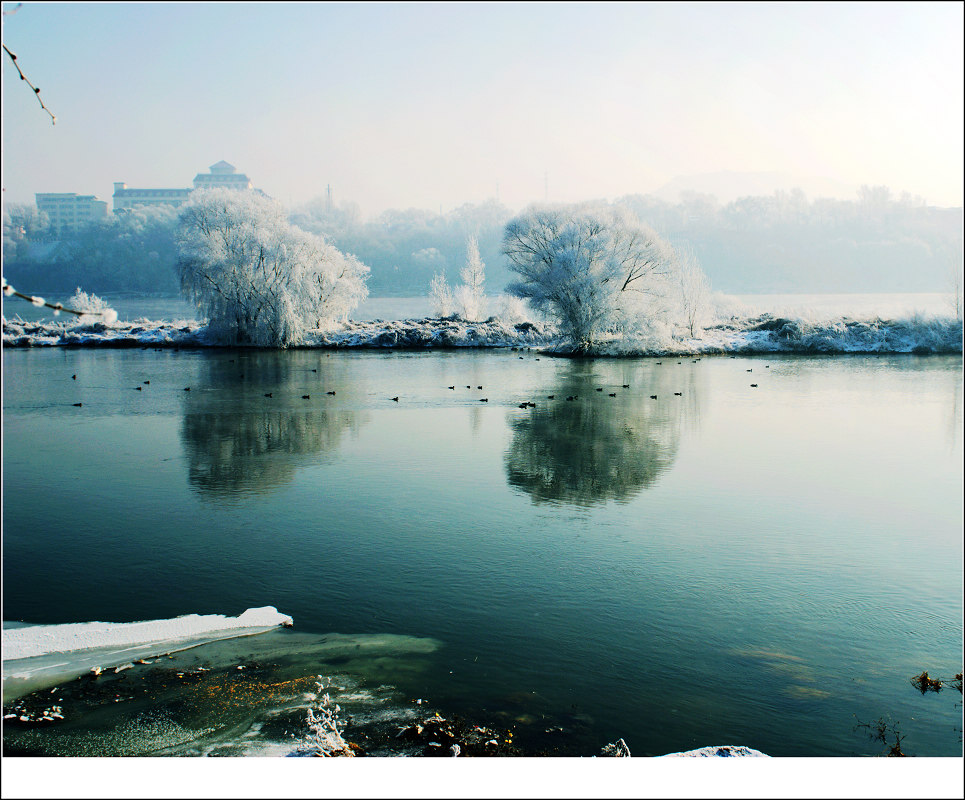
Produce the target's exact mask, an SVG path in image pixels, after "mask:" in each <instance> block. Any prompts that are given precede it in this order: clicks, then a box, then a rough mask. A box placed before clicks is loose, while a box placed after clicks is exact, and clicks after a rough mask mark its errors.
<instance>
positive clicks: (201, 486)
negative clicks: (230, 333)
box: [181, 350, 367, 500]
mask: <svg viewBox="0 0 965 800" xmlns="http://www.w3.org/2000/svg"><path fill="white" fill-rule="evenodd" d="M331 387H337V395H335V396H333V395H329V394H327V392H328V391H330V390H331V391H335V389H332V388H331ZM363 391H364V390H363V389H362V388H361V387H360V386H359V383H358V379H357V376H355V377H354V378H353V380H352V381H351V384H350V382H349V381H348V380H347V370H346V365H345V364H344V363H342V362H340V360H339V359H332V358H326V357H325V355H324V354H321V355H320V354H319V353H318V352H317V351H295V350H280V351H242V352H238V351H231V352H228V351H225V352H219V353H215V354H212V356H211V358H210V359H209V360H208V361H207V362H206V363H205V365H204V367H203V368H202V370H201V377H200V382H199V384H198V385H196V386H192V387H190V391H189V392H185V404H184V418H183V422H182V425H181V438H182V442H183V444H184V449H185V453H186V454H187V457H188V464H189V466H188V481H189V483H190V484H191V485H192V486H193V487H194V488H195V489H196V490H197V491H198V492H200V493H201V494H202V495H205V496H207V497H209V498H212V499H215V498H217V499H221V500H224V499H230V498H232V497H236V496H244V495H249V494H252V493H266V492H270V491H273V490H275V489H277V488H279V487H281V486H284V485H286V484H288V483H290V482H291V481H292V479H293V476H294V474H295V472H296V470H297V469H298V468H299V467H300V466H303V465H305V464H307V463H310V462H312V461H316V460H318V458H319V457H320V456H321V457H324V456H330V455H332V454H334V453H335V451H337V450H338V447H339V446H340V444H341V442H342V440H343V437H344V436H345V434H346V432H348V431H351V432H353V433H357V432H358V430H359V429H360V427H361V426H362V425H364V424H365V422H366V421H367V419H366V416H365V415H364V414H361V413H360V412H358V411H355V410H353V409H352V399H353V397H354V396H356V395H358V394H360V393H361V392H363ZM267 395H270V397H269V396H267ZM304 395H308V399H304Z"/></svg>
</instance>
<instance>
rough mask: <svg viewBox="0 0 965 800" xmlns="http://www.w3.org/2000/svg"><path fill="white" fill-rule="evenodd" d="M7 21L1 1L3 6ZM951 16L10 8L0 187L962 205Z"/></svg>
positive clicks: (938, 6)
mask: <svg viewBox="0 0 965 800" xmlns="http://www.w3.org/2000/svg"><path fill="white" fill-rule="evenodd" d="M13 6H14V4H11V3H4V4H3V7H4V9H5V10H9V9H11V8H12V7H13ZM962 10H963V5H962V4H961V3H924V2H922V3H881V4H878V3H857V4H847V3H830V4H820V3H804V4H796V3H780V4H767V3H748V4H729V3H721V4H714V3H698V4H688V3H670V4H659V3H658V4H650V3H616V4H607V3H600V2H597V3H592V4H585V3H562V4H555V3H535V4H525V3H521V4H516V3H479V4H474V3H470V4H407V3H397V4H381V3H359V4H338V3H333V4H311V3H296V4H285V3H263V4H262V3H259V4H243V3H216V4H194V3H163V4H151V3H145V4H126V3H111V4H96V3H69V4H60V3H30V2H25V3H24V4H23V6H22V8H20V9H19V10H18V11H17V13H16V14H13V15H8V16H6V17H4V20H3V23H4V24H3V41H4V43H5V44H6V45H7V46H8V47H10V48H11V49H12V50H13V51H14V52H15V53H17V55H18V57H19V63H20V65H21V67H22V68H23V70H24V71H25V72H26V73H27V75H28V76H29V77H30V79H31V80H32V81H33V82H34V83H35V84H36V85H38V86H39V87H40V89H41V97H42V98H43V99H44V102H45V103H46V105H47V106H48V107H49V108H50V109H51V110H52V111H53V112H54V113H55V114H56V115H57V124H56V126H51V124H50V119H49V117H47V116H46V115H45V114H44V113H43V112H42V110H41V109H40V107H39V105H38V104H37V103H36V100H35V98H34V97H33V96H32V93H31V92H30V90H29V88H28V87H26V86H25V85H24V84H23V83H21V82H20V81H19V80H18V79H17V74H16V71H15V70H14V69H13V66H12V65H11V64H10V63H9V60H8V59H6V60H5V63H4V65H3V186H4V198H5V200H6V201H8V202H31V201H32V200H33V193H34V192H40V191H74V192H80V193H93V194H97V195H99V196H100V197H101V198H102V199H109V197H110V194H111V193H112V183H113V181H120V180H123V181H126V182H127V183H128V184H129V185H131V186H137V187H144V188H148V187H179V186H189V185H190V183H191V180H192V178H193V177H194V175H195V173H197V172H199V171H204V170H206V169H207V167H208V166H209V165H211V164H213V163H215V162H217V161H219V160H221V159H225V160H227V161H229V162H230V163H232V164H234V165H235V166H237V167H238V168H239V170H241V171H243V172H246V173H247V174H248V175H249V177H251V179H252V180H253V181H254V183H255V185H256V186H258V187H260V188H262V189H264V190H265V191H267V192H268V193H269V194H271V195H273V196H275V197H277V198H278V199H279V200H281V201H282V202H284V203H286V204H298V203H301V202H304V201H306V200H309V199H311V198H312V197H316V196H320V195H322V194H323V192H324V187H325V185H326V184H329V183H330V184H331V185H332V186H333V187H334V191H335V198H336V201H354V202H357V203H359V205H360V206H361V207H362V210H363V212H365V213H366V214H371V213H376V212H378V211H381V210H382V209H384V208H387V207H409V206H417V207H422V208H429V209H432V210H439V209H440V208H442V209H443V210H448V209H450V208H452V207H454V206H456V205H459V204H461V203H463V202H474V203H478V202H483V201H484V200H486V199H487V198H490V197H493V196H495V194H496V191H497V185H498V191H499V198H500V200H501V201H502V202H504V203H506V204H507V205H509V206H510V207H512V208H519V207H522V206H523V205H525V204H526V203H529V202H532V201H537V200H542V199H543V197H544V193H545V191H546V185H547V184H546V183H544V179H545V178H547V177H548V190H549V198H550V199H551V200H561V201H572V200H584V199H591V198H600V197H607V198H610V199H612V198H615V197H617V196H619V195H622V194H629V193H635V192H640V193H646V192H649V191H654V190H655V189H657V188H658V187H659V186H661V185H662V184H664V183H666V182H667V181H669V180H671V179H672V178H674V177H675V176H678V175H688V174H695V173H707V172H717V171H725V170H726V171H749V172H761V171H764V172H783V173H788V174H790V175H793V176H799V177H801V179H802V182H804V180H805V179H812V178H826V179H829V180H833V181H836V182H838V183H839V184H841V186H842V187H844V190H845V191H851V190H853V188H854V187H857V186H859V185H861V184H885V185H887V186H889V187H891V188H892V190H893V191H894V192H896V193H898V192H901V191H908V192H910V193H912V194H917V195H921V196H922V197H924V198H925V199H926V200H927V201H928V202H929V203H931V204H934V205H944V206H950V205H956V206H960V205H962V174H963V161H962V152H963V138H962V120H963V104H962V99H963V83H962V74H963V68H962V63H963V50H962V25H963V14H962Z"/></svg>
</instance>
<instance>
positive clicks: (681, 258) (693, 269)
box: [676, 246, 713, 339]
mask: <svg viewBox="0 0 965 800" xmlns="http://www.w3.org/2000/svg"><path fill="white" fill-rule="evenodd" d="M676 253H677V262H678V270H677V280H678V282H679V284H678V285H679V288H680V305H681V312H682V315H683V322H684V325H685V326H686V328H687V330H688V331H689V332H690V338H691V339H692V338H694V336H696V335H697V329H698V328H702V327H704V326H705V325H706V324H708V323H709V322H710V319H711V316H712V313H713V304H712V302H711V292H710V282H709V281H708V280H707V275H706V274H705V273H704V271H703V270H702V269H701V268H700V262H699V260H698V259H697V254H696V253H694V251H693V249H692V248H691V247H689V246H682V247H678V248H676Z"/></svg>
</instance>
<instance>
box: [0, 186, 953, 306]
mask: <svg viewBox="0 0 965 800" xmlns="http://www.w3.org/2000/svg"><path fill="white" fill-rule="evenodd" d="M598 205H610V206H619V207H622V208H624V209H626V210H627V211H629V212H631V213H632V214H633V215H634V216H635V217H636V218H637V219H638V220H639V221H641V222H643V223H646V224H647V225H649V226H650V227H651V228H652V229H653V230H655V231H656V232H657V233H659V234H660V236H661V237H663V238H664V239H666V240H667V241H668V242H669V243H670V244H672V245H673V246H674V248H676V249H677V250H678V251H681V250H687V251H689V252H690V253H692V254H693V256H694V257H695V258H696V259H697V260H698V261H699V263H700V265H701V267H702V268H703V270H704V272H705V273H706V274H707V277H708V279H709V281H710V283H711V284H712V285H713V287H714V289H716V290H718V291H722V292H729V293H753V292H787V293H791V292H868V291H881V292H908V291H933V292H945V291H950V288H949V287H950V282H951V281H952V280H953V276H954V275H957V273H958V271H959V269H960V265H961V260H962V209H961V208H952V209H946V208H934V207H928V206H926V205H925V204H924V202H923V201H921V200H920V199H919V198H914V197H910V196H908V195H901V196H899V197H894V196H893V195H892V194H891V192H890V191H889V190H888V189H887V188H885V187H863V188H862V190H861V191H860V192H859V195H858V197H857V198H856V199H855V200H853V201H847V200H832V199H826V198H821V199H815V200H810V201H809V200H808V199H807V197H806V196H805V195H804V193H803V192H801V191H799V190H794V191H791V192H775V193H774V194H772V195H767V196H753V197H742V198H739V199H737V200H734V201H733V202H730V203H726V204H721V203H719V202H718V201H717V200H716V198H715V197H713V196H712V195H704V194H697V193H689V194H688V193H684V194H682V195H681V198H680V200H679V202H675V203H670V202H666V201H663V200H659V199H657V198H654V197H652V196H648V195H628V196H625V197H622V198H619V199H617V200H615V201H613V202H612V203H603V204H598ZM177 213H178V212H177V209H174V208H168V207H153V208H148V207H142V208H137V209H134V210H132V211H131V212H130V213H127V214H123V215H112V216H111V217H109V218H108V219H106V220H103V221H99V222H95V223H92V224H91V225H88V226H86V227H82V228H79V229H74V230H70V231H67V232H64V233H63V234H61V235H60V236H54V235H53V232H52V231H51V229H50V227H49V224H48V223H47V220H46V218H45V216H44V215H43V214H41V213H39V212H38V211H37V209H36V208H35V207H34V206H31V205H10V206H6V207H5V208H4V213H3V256H4V274H5V276H6V277H7V278H8V279H9V280H11V281H14V282H16V283H17V284H18V285H21V286H23V287H24V288H25V289H28V290H30V291H40V292H52V291H70V290H73V289H74V288H75V287H77V286H84V287H85V288H86V289H89V290H91V291H95V292H98V293H107V292H120V291H136V292H157V293H171V294H174V293H177V291H178V288H179V284H178V276H177V272H176V261H177V255H176V248H175V225H176V220H177ZM287 213H288V218H289V221H290V223H291V224H293V225H295V226H296V227H298V228H301V229H302V230H304V231H306V232H308V233H313V234H316V235H320V236H323V237H324V238H325V239H326V241H328V242H329V243H330V244H331V245H332V246H333V247H336V248H337V249H338V250H339V251H341V252H343V253H346V254H351V255H354V256H355V257H356V258H358V260H359V261H361V262H362V263H364V264H366V265H367V266H368V267H369V268H370V270H371V272H370V274H369V278H368V289H369V293H370V295H372V296H402V297H404V296H425V294H426V293H427V291H428V287H429V285H430V283H431V281H432V280H433V278H435V277H437V276H442V277H445V278H447V280H448V282H449V283H450V284H451V285H456V284H457V283H458V280H459V278H460V275H461V270H463V269H464V268H465V266H466V242H467V239H468V238H469V237H470V236H474V237H475V240H476V242H477V246H478V251H479V257H480V258H481V260H482V261H483V262H484V263H485V264H486V283H487V292H489V293H490V294H491V295H498V294H499V293H501V292H502V291H504V289H505V287H506V286H507V285H508V284H509V283H510V282H511V281H513V280H514V279H515V278H516V276H515V275H514V274H513V273H512V272H511V270H510V261H509V259H507V258H506V256H505V255H504V254H503V253H502V238H503V232H504V228H505V225H506V223H507V222H509V220H510V219H511V218H512V217H513V212H512V211H511V210H510V209H508V208H507V207H505V206H503V205H501V204H500V203H498V202H496V201H494V200H490V201H487V202H485V203H481V204H466V205H463V206H461V207H459V208H457V209H454V210H452V211H449V212H447V213H444V214H437V213H434V212H431V211H425V210H420V209H411V208H410V209H392V210H389V211H385V212H383V213H382V214H380V215H378V216H376V217H374V218H372V219H368V220H363V219H362V217H361V214H360V213H359V209H358V207H357V206H355V205H353V204H342V205H339V206H334V207H333V206H332V205H331V204H330V203H328V202H326V200H324V199H322V198H318V199H316V200H313V201H311V202H309V203H307V204H304V205H302V206H300V207H297V208H294V209H290V210H289V211H288V212H287ZM959 285H960V284H959Z"/></svg>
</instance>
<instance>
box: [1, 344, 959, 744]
mask: <svg viewBox="0 0 965 800" xmlns="http://www.w3.org/2000/svg"><path fill="white" fill-rule="evenodd" d="M3 369H4V420H3V433H4V440H3V442H4V452H3V470H4V506H3V523H4V588H3V591H4V614H5V617H6V618H7V619H14V620H23V621H27V622H35V623H41V622H43V623H54V622H79V621H88V620H109V621H118V622H123V621H134V620H142V619H161V618H168V617H174V616H178V615H180V614H187V613H222V614H228V615H235V614H238V613H240V612H241V611H243V610H244V609H246V608H252V607H260V606H265V605H273V606H275V607H277V608H278V609H279V611H281V612H283V613H285V614H290V615H291V616H292V617H293V618H294V620H295V624H296V628H297V630H298V631H299V632H304V633H309V634H328V633H332V632H337V633H341V634H347V635H362V634H375V635H384V634H395V635H400V636H405V637H416V638H418V639H431V640H433V641H437V642H439V643H441V644H440V646H439V648H438V649H437V650H434V651H432V652H431V653H427V654H424V655H422V656H420V667H419V669H417V670H413V669H408V668H403V667H401V666H396V667H391V668H387V672H386V673H385V674H382V675H381V676H380V680H379V682H380V685H381V684H385V685H391V686H392V687H393V690H396V691H398V693H399V696H402V697H406V698H409V699H411V698H413V697H419V698H426V699H427V700H429V702H431V703H433V704H434V707H438V708H441V709H443V710H445V711H446V712H447V713H458V714H462V715H465V716H467V717H470V718H471V717H473V716H475V715H479V716H483V717H486V716H487V715H489V716H492V715H502V716H501V717H500V718H503V719H507V720H511V721H513V724H514V725H515V726H517V727H518V728H519V729H520V731H521V732H522V735H524V736H525V733H526V731H527V730H531V731H536V730H537V729H538V730H539V731H545V730H547V729H551V728H556V727H562V728H564V730H565V731H566V735H567V736H569V737H570V739H571V741H573V742H576V743H578V745H579V747H580V748H581V750H582V752H585V753H588V754H591V753H594V752H596V751H597V750H598V749H599V747H601V746H602V745H603V744H605V743H606V742H611V741H614V740H615V739H617V738H619V737H622V738H624V739H625V741H626V742H627V743H628V745H629V747H630V750H631V752H633V754H634V755H647V754H659V753H666V752H673V751H679V750H687V749H690V748H693V747H699V746H704V745H708V744H724V743H731V744H743V745H747V746H749V747H753V748H756V749H758V750H762V751H763V752H766V753H770V754H772V755H778V756H830V755H843V756H846V755H856V754H868V755H874V754H879V753H881V752H883V750H884V748H883V746H882V745H881V744H880V743H879V742H875V741H873V740H871V739H870V738H869V737H868V735H867V733H866V731H865V730H863V729H860V728H858V729H856V724H857V723H859V722H869V723H870V722H872V721H874V720H877V719H879V718H888V719H890V720H894V721H896V722H897V721H900V725H901V733H902V734H903V735H905V736H906V739H905V740H904V742H903V749H904V750H905V752H907V753H912V754H915V755H931V756H935V755H960V753H961V744H960V730H961V724H960V719H961V705H960V703H961V699H960V695H958V693H957V692H954V691H953V690H951V689H948V690H946V691H944V692H942V693H941V694H939V695H934V694H929V695H927V696H922V695H921V694H919V693H917V692H916V691H915V689H914V688H913V687H912V686H911V684H910V682H909V679H910V677H911V676H913V675H916V674H918V673H920V672H921V671H922V670H923V669H926V670H928V671H929V673H930V674H931V675H933V676H942V677H951V676H952V675H954V674H955V673H957V672H960V671H961V668H962V667H961V652H962V607H961V597H962V566H961V564H962V539H961V530H962V493H961V490H962V412H961V408H962V405H961V400H962V388H961V386H962V384H961V375H962V369H961V360H960V358H959V357H948V358H946V357H937V356H931V357H915V356H901V357H880V358H876V357H841V356H838V357H828V356H823V357H783V358H782V357H770V358H766V359H765V358H753V359H752V358H728V357H726V356H725V357H719V358H707V357H705V358H702V359H700V360H698V361H695V360H693V359H681V360H680V361H679V362H678V361H676V360H674V359H660V360H657V359H633V360H583V361H571V360H562V359H552V358H548V357H546V356H542V357H541V356H539V355H538V354H536V353H533V352H509V351H506V352H503V351H497V352H492V351H490V352H452V353H449V352H429V353H401V352H387V353H385V352H365V353H343V352H315V351H297V352H244V351H217V352H216V351H184V350H182V351H172V350H166V351H163V352H162V351H154V350H104V351H83V350H57V351H53V350H51V351H33V350H26V351H23V350H20V351H15V350H5V351H4V353H3ZM748 370H753V372H748ZM72 375H76V379H72V377H71V376H72ZM147 381H150V383H147ZM752 383H756V384H757V387H756V388H752V387H751V385H750V384H752ZM624 385H626V386H627V387H629V388H624ZM449 386H454V387H455V388H454V389H449V388H448V387H449ZM467 386H468V387H470V388H467ZM478 386H482V387H483V388H482V389H478V388H477V387H478ZM137 387H140V391H138V390H137ZM185 388H190V391H185ZM598 389H602V391H597V390H598ZM329 391H332V392H335V394H333V395H330V394H326V392H329ZM677 392H679V393H680V395H679V396H678V395H676V394H675V393H677ZM268 393H270V394H271V397H266V396H265V395H266V394H268ZM611 394H613V395H614V396H612V397H611V396H610V395H611ZM303 395H308V396H309V397H308V399H303ZM549 395H554V399H552V400H550V399H548V396H549ZM651 395H657V399H651V397H650V396H651ZM395 397H398V400H397V401H396V400H393V398H395ZM567 397H575V398H576V399H574V400H570V401H568V400H566V398H567ZM483 399H485V400H486V402H482V400H483ZM78 402H79V403H82V404H83V405H82V406H81V407H75V406H73V405H72V404H73V403H78ZM524 402H533V403H535V408H530V407H527V408H519V405H520V404H521V403H524ZM349 677H351V676H349ZM356 679H357V680H360V681H364V680H366V679H363V678H362V677H358V676H356ZM953 695H954V696H953ZM349 734H350V732H349Z"/></svg>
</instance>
